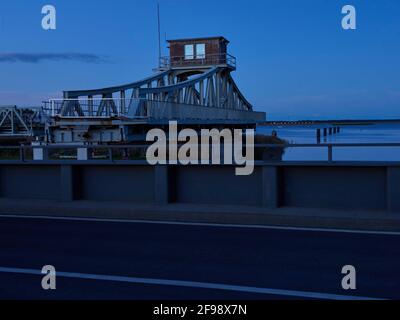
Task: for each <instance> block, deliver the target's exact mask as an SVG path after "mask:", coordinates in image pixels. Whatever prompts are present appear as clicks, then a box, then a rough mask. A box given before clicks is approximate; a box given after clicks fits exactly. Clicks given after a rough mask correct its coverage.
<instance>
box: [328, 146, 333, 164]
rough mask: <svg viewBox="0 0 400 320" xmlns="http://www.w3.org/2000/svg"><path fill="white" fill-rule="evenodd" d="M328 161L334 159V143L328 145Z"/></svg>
mask: <svg viewBox="0 0 400 320" xmlns="http://www.w3.org/2000/svg"><path fill="white" fill-rule="evenodd" d="M328 161H329V162H332V161H333V147H332V145H331V144H330V145H328Z"/></svg>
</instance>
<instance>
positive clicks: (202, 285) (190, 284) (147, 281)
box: [0, 267, 381, 300]
mask: <svg viewBox="0 0 400 320" xmlns="http://www.w3.org/2000/svg"><path fill="white" fill-rule="evenodd" d="M0 273H11V274H24V275H38V276H39V275H40V276H43V275H42V274H41V271H40V270H35V269H22V268H4V267H0ZM56 276H58V277H62V278H72V279H84V280H100V281H111V282H123V283H133V284H144V285H157V286H171V287H187V288H195V289H211V290H223V291H234V292H246V293H255V294H267V295H274V296H290V297H297V298H310V299H320V300H321V299H322V300H381V299H378V298H370V297H358V296H351V295H339V294H330V293H319V292H308V291H296V290H282V289H271V288H257V287H248V286H237V285H227V284H219V283H207V282H194V281H181V280H165V279H151V278H135V277H124V276H110V275H97V274H87V273H72V272H59V271H57V272H56Z"/></svg>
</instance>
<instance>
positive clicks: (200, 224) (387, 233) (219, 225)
mask: <svg viewBox="0 0 400 320" xmlns="http://www.w3.org/2000/svg"><path fill="white" fill-rule="evenodd" d="M0 218H12V219H32V220H59V221H82V222H112V223H132V224H158V225H176V226H198V227H213V228H241V229H266V230H283V231H306V232H327V233H350V234H367V235H384V236H400V232H395V231H366V230H347V229H330V228H306V227H280V226H267V225H245V224H222V223H206V222H174V221H156V220H154V221H151V220H126V219H109V218H104V219H100V218H78V217H52V216H25V215H0Z"/></svg>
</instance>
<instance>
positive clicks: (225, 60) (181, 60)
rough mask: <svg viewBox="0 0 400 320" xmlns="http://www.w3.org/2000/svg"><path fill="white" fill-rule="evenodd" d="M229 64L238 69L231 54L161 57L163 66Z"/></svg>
mask: <svg viewBox="0 0 400 320" xmlns="http://www.w3.org/2000/svg"><path fill="white" fill-rule="evenodd" d="M218 65H228V66H229V67H232V68H235V69H236V58H235V57H234V56H232V55H230V54H227V53H222V54H206V55H201V56H195V55H193V56H174V57H161V58H160V66H161V68H171V67H178V68H179V67H186V66H187V67H192V66H195V67H201V66H218Z"/></svg>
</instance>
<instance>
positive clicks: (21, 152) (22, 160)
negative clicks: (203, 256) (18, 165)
mask: <svg viewBox="0 0 400 320" xmlns="http://www.w3.org/2000/svg"><path fill="white" fill-rule="evenodd" d="M24 150H25V149H24V147H23V146H20V147H19V161H21V162H25V153H24Z"/></svg>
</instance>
